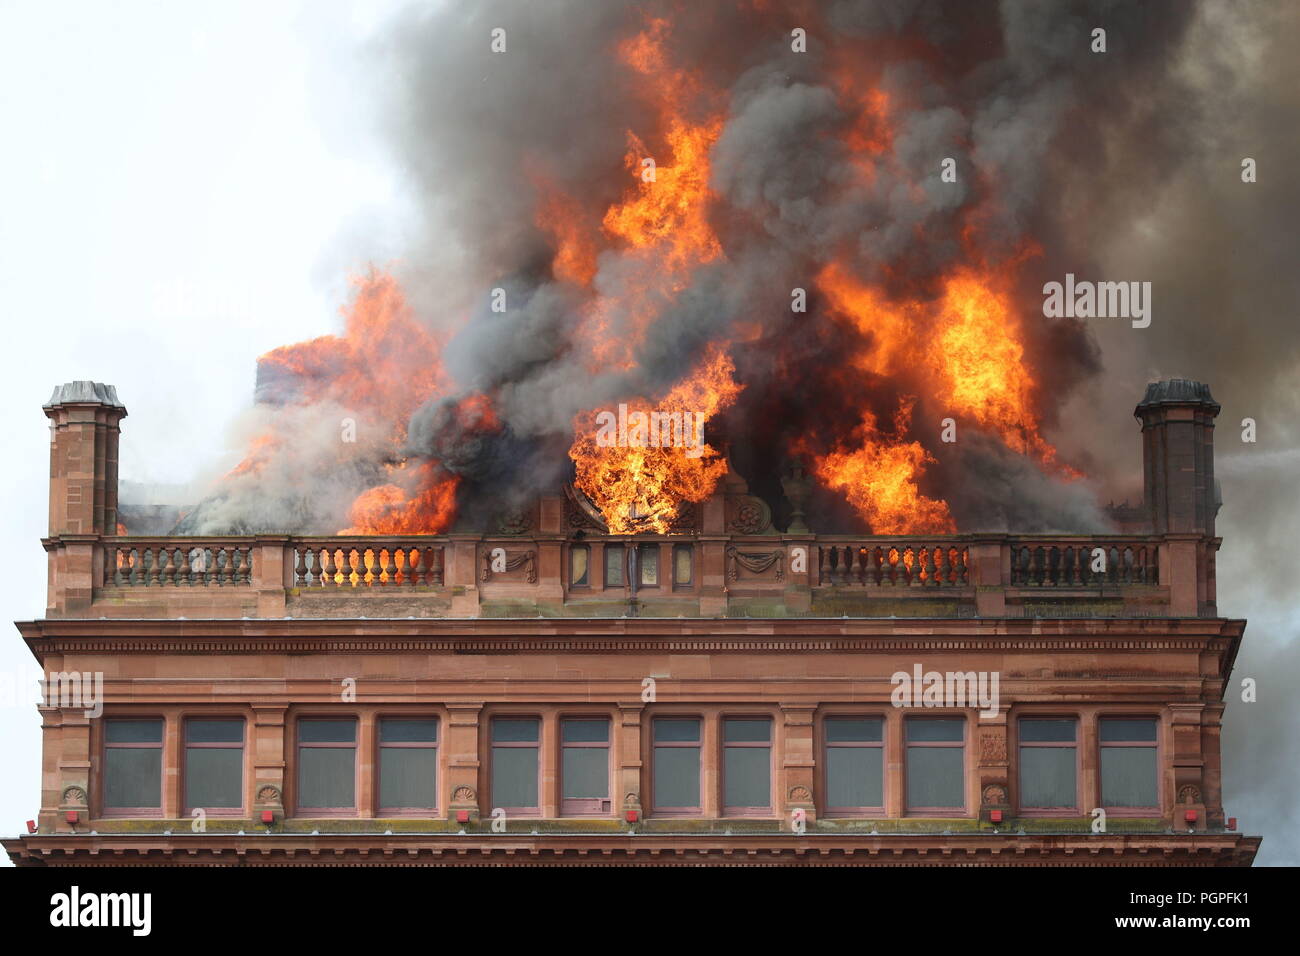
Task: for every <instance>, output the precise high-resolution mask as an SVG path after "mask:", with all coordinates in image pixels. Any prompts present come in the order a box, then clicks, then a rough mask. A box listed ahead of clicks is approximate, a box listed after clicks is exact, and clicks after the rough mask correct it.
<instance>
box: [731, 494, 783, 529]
mask: <svg viewBox="0 0 1300 956" xmlns="http://www.w3.org/2000/svg"><path fill="white" fill-rule="evenodd" d="M729 504H730V507H729V509H728V510H729V511H730V520H729V521H728V522H727V526H728V528H730V530H731V532H732V533H733V534H764V533H767V532H770V531H771V530H772V509H771V508H769V507H768V506H767V502H766V501H764V500H763V499H762V498H755V497H754V496H753V495H742V496H737V497H734V498H732V499H731V500H730V502H729Z"/></svg>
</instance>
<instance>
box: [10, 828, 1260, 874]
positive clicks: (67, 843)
mask: <svg viewBox="0 0 1300 956" xmlns="http://www.w3.org/2000/svg"><path fill="white" fill-rule="evenodd" d="M1260 841H1261V838H1260V837H1258V836H1245V835H1242V834H1237V833H1215V834H1186V835H1181V834H1124V835H1090V836H1082V835H1078V836H1076V835H1047V836H1043V835H1024V834H1010V833H1008V834H993V833H984V834H970V835H952V834H896V835H887V836H882V835H869V834H862V835H856V834H803V835H797V834H793V833H750V834H738V835H719V834H656V833H653V832H650V833H639V834H632V833H618V834H557V833H546V834H537V835H531V836H530V835H525V834H517V833H505V834H499V835H490V836H489V835H484V834H477V833H476V834H467V835H457V834H441V833H429V834H356V833H349V834H319V835H302V834H279V833H272V834H268V835H253V836H249V835H237V834H212V833H208V834H199V835H194V836H185V835H181V836H176V835H166V834H158V835H153V834H130V835H125V834H124V835H82V834H67V835H49V836H45V835H40V836H30V835H29V836H20V837H16V838H13V839H9V840H4V841H0V842H2V843H3V846H4V848H5V850H6V851H7V852H8V853H9V857H10V859H11V860H13V862H14V864H15V865H16V866H77V865H97V866H132V865H157V864H169V865H175V864H185V863H190V864H199V865H206V866H213V865H215V866H301V865H324V866H368V865H388V866H391V865H407V866H438V865H465V864H471V865H477V866H482V865H485V864H486V865H493V864H497V865H521V864H523V865H538V866H557V865H558V866H563V865H574V864H582V865H593V864H595V865H600V864H616V865H621V866H626V865H629V864H633V865H635V864H641V865H673V864H688V865H699V864H712V865H720V866H727V865H736V864H747V865H753V864H769V865H822V866H871V865H884V866H929V865H935V864H954V863H959V864H965V865H983V866H1036V865H1037V866H1057V865H1062V864H1069V865H1074V866H1080V865H1082V866H1249V865H1250V864H1251V862H1252V861H1253V860H1254V858H1255V854H1256V852H1257V851H1258V849H1259V845H1260Z"/></svg>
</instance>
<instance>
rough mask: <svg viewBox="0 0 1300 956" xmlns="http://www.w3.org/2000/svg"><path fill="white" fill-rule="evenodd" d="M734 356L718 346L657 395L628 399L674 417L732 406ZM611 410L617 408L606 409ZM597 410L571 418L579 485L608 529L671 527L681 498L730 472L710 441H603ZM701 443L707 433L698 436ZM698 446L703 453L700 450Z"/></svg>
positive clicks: (641, 408)
mask: <svg viewBox="0 0 1300 956" xmlns="http://www.w3.org/2000/svg"><path fill="white" fill-rule="evenodd" d="M734 371H735V368H734V366H733V365H732V363H731V359H730V358H728V357H727V355H726V354H725V353H724V352H722V351H721V350H718V349H714V350H712V352H711V354H710V355H709V356H708V357H707V358H706V359H705V360H704V362H702V363H701V365H700V367H699V368H697V369H696V370H695V371H694V372H693V373H692V374H691V375H689V376H688V377H687V378H686V379H684V380H683V381H682V382H681V383H680V384H678V385H677V386H675V387H674V388H673V389H672V390H670V391H669V392H668V393H667V394H666V395H664V396H663V398H662V399H661V400H660V401H658V402H653V403H652V402H644V401H639V400H633V401H628V402H625V403H623V404H625V405H626V406H627V407H628V408H629V410H630V412H641V413H642V414H644V415H647V416H648V415H649V414H650V413H651V412H656V413H659V414H660V415H669V416H673V415H676V416H694V418H693V419H692V420H695V421H702V422H707V421H708V420H709V419H710V418H712V417H713V416H714V415H716V414H717V413H718V412H719V411H721V410H723V409H725V408H727V407H728V406H730V405H731V404H732V403H733V402H734V401H735V400H736V396H737V395H738V394H739V393H740V388H741V387H740V386H739V385H737V384H736V382H735V380H734V379H733V378H732V372H734ZM605 411H609V412H610V413H611V414H613V412H612V410H610V409H606V410H605ZM596 417H597V412H595V411H591V412H586V413H584V414H582V415H579V416H578V417H577V419H576V420H575V421H574V423H573V424H574V432H575V434H576V436H577V437H576V438H575V439H574V442H573V446H572V447H571V448H570V449H569V456H570V457H571V458H572V459H573V461H574V464H575V465H576V466H577V481H576V485H577V487H578V488H579V490H581V491H582V492H583V493H584V494H586V495H587V497H588V498H590V499H591V501H592V503H593V504H594V505H595V506H596V507H597V508H599V509H600V513H601V514H602V515H603V516H604V518H605V521H606V523H607V524H608V525H609V530H610V531H611V532H612V533H614V534H631V533H633V532H636V531H644V530H654V531H656V532H658V533H659V534H666V533H667V532H668V531H669V530H670V528H671V526H672V523H673V520H674V519H675V518H676V517H677V515H678V513H679V510H680V508H681V505H682V503H683V502H687V501H691V502H697V501H703V500H704V499H705V498H707V497H708V496H709V495H710V494H712V493H713V489H714V487H715V486H716V485H717V483H718V480H719V479H721V478H722V476H723V475H725V474H726V471H727V464H726V460H725V459H724V458H723V457H722V455H721V454H720V453H719V452H718V451H717V449H715V448H713V447H712V446H710V445H708V444H703V445H700V444H696V447H695V448H694V449H692V448H689V447H687V445H686V443H685V441H683V442H682V443H681V444H675V445H667V446H666V447H665V443H662V439H661V444H660V446H659V447H655V446H652V445H649V444H645V443H641V444H637V443H635V438H634V439H633V441H629V442H627V443H626V444H614V445H602V444H601V443H600V442H599V441H598V428H597V423H596ZM694 437H695V438H696V439H697V440H698V442H702V441H703V435H698V434H697V435H695V436H694ZM696 451H698V454H696V453H695V452H696Z"/></svg>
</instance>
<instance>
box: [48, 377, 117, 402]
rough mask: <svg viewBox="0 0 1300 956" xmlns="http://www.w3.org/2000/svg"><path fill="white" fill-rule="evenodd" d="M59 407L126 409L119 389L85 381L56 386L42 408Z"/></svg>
mask: <svg viewBox="0 0 1300 956" xmlns="http://www.w3.org/2000/svg"><path fill="white" fill-rule="evenodd" d="M59 405H107V406H109V407H110V408H126V406H125V405H123V404H122V403H121V401H119V400H118V397H117V389H116V388H114V387H113V386H112V385H105V384H103V383H102V382H91V381H87V380H85V379H82V380H79V381H76V382H65V383H64V384H63V385H56V386H54V394H53V395H51V396H50V400H49V401H48V402H46V403H45V404H44V405H42V406H41V407H42V408H55V407H57V406H59Z"/></svg>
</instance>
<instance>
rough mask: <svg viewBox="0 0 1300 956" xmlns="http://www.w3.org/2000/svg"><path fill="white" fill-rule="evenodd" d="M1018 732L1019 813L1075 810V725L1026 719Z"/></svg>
mask: <svg viewBox="0 0 1300 956" xmlns="http://www.w3.org/2000/svg"><path fill="white" fill-rule="evenodd" d="M1019 728H1020V807H1021V809H1022V810H1023V809H1032V810H1075V809H1077V807H1078V804H1079V796H1078V792H1079V787H1078V753H1079V751H1078V746H1077V743H1076V723H1075V721H1074V720H1073V719H1062V718H1039V717H1034V718H1029V717H1025V718H1022V719H1021V721H1020V724H1019Z"/></svg>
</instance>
